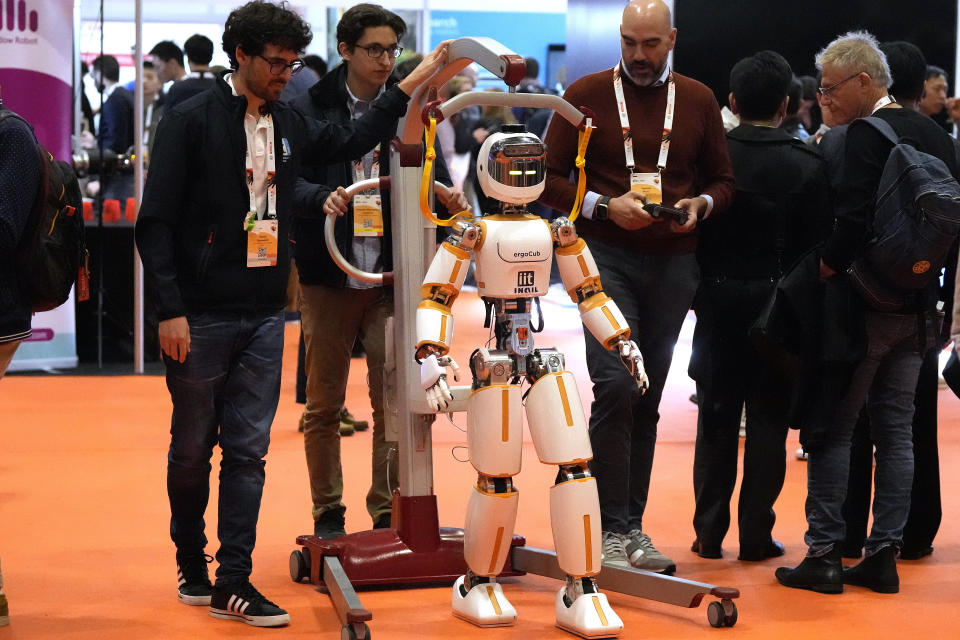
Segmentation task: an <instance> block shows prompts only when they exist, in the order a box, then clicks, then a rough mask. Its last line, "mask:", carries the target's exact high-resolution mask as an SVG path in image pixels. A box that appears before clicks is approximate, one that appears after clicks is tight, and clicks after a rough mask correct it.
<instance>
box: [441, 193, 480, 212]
mask: <svg viewBox="0 0 960 640" xmlns="http://www.w3.org/2000/svg"><path fill="white" fill-rule="evenodd" d="M436 194H437V200H439V201H440V202H441V203H442V204H443V206H445V207H446V208H447V211H449V212H450V215H453V214H456V213H460V212H461V211H468V212H469V211H472V210H471V208H470V204H469V203H468V202H467V197H466V196H465V195H464V194H463V191H458V190H454V189H453V188H451V189H449V190H447V191H445V190H443V189H437V191H436Z"/></svg>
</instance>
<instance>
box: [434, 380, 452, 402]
mask: <svg viewBox="0 0 960 640" xmlns="http://www.w3.org/2000/svg"><path fill="white" fill-rule="evenodd" d="M437 395H438V396H439V397H440V402H441V403H442V405H443V407H444V408H446V407H447V406H449V404H450V402H451V401H452V400H453V394H452V393H450V387H449V385H447V379H446V376H441V377H440V379H439V380H438V381H437Z"/></svg>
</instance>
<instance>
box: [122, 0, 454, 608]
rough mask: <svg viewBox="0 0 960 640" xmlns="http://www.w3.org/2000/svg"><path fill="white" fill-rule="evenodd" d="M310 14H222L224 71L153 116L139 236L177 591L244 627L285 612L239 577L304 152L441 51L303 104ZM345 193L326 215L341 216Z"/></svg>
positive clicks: (396, 108)
mask: <svg viewBox="0 0 960 640" xmlns="http://www.w3.org/2000/svg"><path fill="white" fill-rule="evenodd" d="M311 39H312V33H311V31H310V27H309V25H308V24H307V23H306V22H304V21H303V20H302V19H301V18H300V16H298V15H297V14H296V13H294V12H293V11H291V10H290V9H289V8H288V7H287V5H286V3H285V2H284V3H280V4H274V3H271V2H262V1H259V0H257V1H255V2H248V3H247V4H245V5H243V6H242V7H240V8H238V9H235V10H234V11H233V12H232V13H231V14H230V16H229V17H228V18H227V22H226V25H225V26H224V33H223V49H224V51H225V52H226V53H227V55H228V56H229V57H230V65H231V69H232V72H231V73H228V74H226V75H225V76H224V77H223V78H219V79H218V80H217V83H216V85H215V86H213V87H212V88H211V89H209V90H208V91H206V92H204V93H202V94H200V95H198V96H194V97H193V98H190V99H188V100H186V101H184V102H182V103H181V104H179V105H177V106H176V107H175V108H174V109H172V110H171V111H170V112H169V113H168V114H167V115H166V116H165V117H164V118H163V120H162V121H161V122H160V126H159V129H158V131H157V135H156V141H155V143H154V150H153V157H152V159H151V166H150V174H149V177H148V179H147V185H146V190H145V193H144V198H143V203H142V205H141V209H140V218H139V220H138V222H137V229H136V236H137V247H138V249H139V250H140V255H141V257H142V259H143V265H144V272H145V273H146V275H147V279H148V282H149V283H150V285H151V287H152V290H153V303H154V304H155V305H156V308H157V312H158V317H159V318H160V325H159V331H158V333H159V337H160V346H161V348H162V350H163V353H164V362H165V364H166V367H167V374H166V375H167V388H168V389H169V391H170V396H171V399H172V401H173V417H172V421H171V428H170V432H171V443H170V450H169V454H168V462H167V492H168V495H169V498H170V510H171V519H170V535H171V538H172V539H173V541H174V544H175V545H176V548H177V555H176V559H177V568H178V571H179V575H178V586H177V595H178V598H179V599H180V601H181V602H184V603H185V604H191V605H201V606H207V605H209V606H210V614H211V615H212V616H214V617H217V618H222V619H227V620H238V621H241V622H246V623H247V624H250V625H254V626H263V627H268V626H269V627H273V626H280V625H285V624H288V623H289V621H290V617H289V615H287V612H286V611H284V610H283V609H281V608H280V607H278V606H277V605H275V604H274V603H272V602H270V601H269V600H268V599H267V598H265V597H264V596H263V595H261V594H260V593H259V592H258V591H257V589H256V588H254V586H253V585H252V584H251V583H250V573H251V571H252V560H251V555H252V553H253V547H254V543H255V541H256V529H257V518H258V515H259V511H260V499H261V495H262V492H263V484H264V465H265V462H264V460H263V458H264V456H265V455H266V453H267V446H268V443H269V440H270V425H271V423H272V422H273V418H274V415H275V414H276V409H277V402H278V399H279V394H280V371H281V360H282V355H283V309H284V303H285V297H286V283H287V278H288V273H289V264H290V256H289V255H288V252H289V248H288V243H287V242H280V239H281V238H284V239H285V238H286V237H287V235H288V233H289V229H290V223H291V217H292V215H293V211H292V204H293V197H294V183H295V180H296V177H297V175H298V174H299V173H300V166H301V163H302V162H312V163H324V162H335V161H343V160H348V159H350V158H354V157H359V156H362V155H363V154H364V153H366V152H367V151H369V150H370V149H372V148H373V147H374V146H375V145H376V144H377V142H379V141H380V140H381V139H382V138H384V137H385V136H387V135H388V134H389V133H390V132H391V130H392V128H393V127H394V126H395V123H396V119H397V118H398V117H399V116H400V115H402V114H403V112H404V110H405V108H406V103H407V102H408V100H409V95H410V93H411V92H412V91H413V89H414V88H415V87H416V86H417V85H418V84H420V83H421V82H423V81H424V80H425V79H427V78H428V77H429V76H431V75H432V74H433V73H434V72H435V71H436V69H437V68H438V67H439V66H440V65H441V64H443V63H444V61H445V59H446V49H447V43H442V44H441V45H440V46H438V47H437V49H435V50H434V51H433V52H431V53H430V54H429V55H428V56H427V57H426V58H425V59H424V62H423V64H422V65H421V66H419V67H418V68H417V69H416V70H415V71H414V72H413V73H412V74H411V75H410V76H409V77H408V78H407V79H406V80H404V81H403V82H401V83H399V84H398V85H397V87H396V88H394V89H391V90H389V91H387V92H386V93H385V94H384V95H383V96H382V97H381V98H380V99H379V100H377V101H376V102H374V103H373V104H372V105H371V107H370V112H369V113H368V114H367V115H366V116H364V117H363V118H361V119H359V120H357V121H356V122H353V123H349V124H344V125H335V124H332V123H329V122H326V121H321V120H315V119H312V118H308V117H306V116H304V115H303V114H302V113H300V112H299V111H296V110H295V109H292V108H290V107H289V106H287V105H286V104H285V103H283V102H278V101H277V100H278V98H279V96H280V92H281V91H282V90H283V87H284V85H286V84H287V82H288V81H289V79H290V77H291V75H292V74H293V73H296V72H297V71H298V70H299V69H300V68H301V67H302V65H303V63H302V62H301V61H300V59H299V57H298V56H299V55H300V54H301V53H302V52H303V50H304V49H305V48H306V46H307V45H308V44H309V43H310V41H311ZM345 209H346V192H345V191H344V190H343V189H338V190H337V191H334V192H333V193H331V194H330V196H329V197H328V199H327V200H326V202H325V203H324V206H323V208H322V211H320V210H316V211H315V212H313V214H312V215H316V216H322V215H324V214H325V213H336V212H342V211H344V210H345ZM215 444H219V445H220V449H221V451H222V461H221V463H220V494H219V508H218V528H217V535H218V538H219V540H220V548H219V550H218V551H217V554H216V559H217V562H218V563H219V566H218V568H217V572H216V584H214V585H211V583H210V579H209V577H208V574H207V562H212V559H210V558H209V556H206V555H205V553H204V548H205V546H206V542H207V539H206V536H205V535H204V520H203V514H204V511H205V510H206V506H207V501H208V498H209V493H210V486H209V485H210V470H211V465H210V458H211V455H212V452H213V446H214V445H215Z"/></svg>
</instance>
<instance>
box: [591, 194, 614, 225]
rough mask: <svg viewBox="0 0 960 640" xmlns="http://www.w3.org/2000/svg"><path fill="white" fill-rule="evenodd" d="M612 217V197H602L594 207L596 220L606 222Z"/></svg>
mask: <svg viewBox="0 0 960 640" xmlns="http://www.w3.org/2000/svg"><path fill="white" fill-rule="evenodd" d="M609 217H610V196H600V199H599V200H597V204H596V205H594V207H593V219H594V220H606V219H608V218H609Z"/></svg>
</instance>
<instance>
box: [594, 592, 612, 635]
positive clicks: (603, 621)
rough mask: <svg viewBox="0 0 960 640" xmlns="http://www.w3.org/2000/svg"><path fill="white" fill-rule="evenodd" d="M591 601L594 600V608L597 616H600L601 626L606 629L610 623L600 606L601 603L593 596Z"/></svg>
mask: <svg viewBox="0 0 960 640" xmlns="http://www.w3.org/2000/svg"><path fill="white" fill-rule="evenodd" d="M590 599H591V600H593V608H594V609H596V610H597V615H598V616H600V624H602V625H603V626H605V627H606V626H607V625H609V624H610V623H609V622H607V616H606V615H604V613H603V607H601V606H600V601H599V600H598V599H597V598H596V597H595V596H591V598H590Z"/></svg>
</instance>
